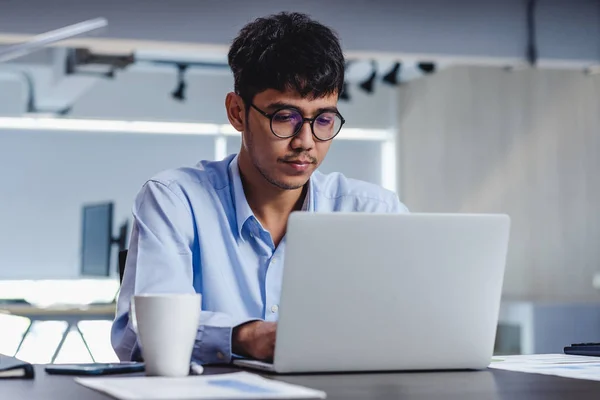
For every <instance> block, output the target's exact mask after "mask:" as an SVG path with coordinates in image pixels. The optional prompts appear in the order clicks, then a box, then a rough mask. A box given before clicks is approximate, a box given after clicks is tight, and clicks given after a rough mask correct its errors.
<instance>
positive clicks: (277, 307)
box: [271, 304, 279, 314]
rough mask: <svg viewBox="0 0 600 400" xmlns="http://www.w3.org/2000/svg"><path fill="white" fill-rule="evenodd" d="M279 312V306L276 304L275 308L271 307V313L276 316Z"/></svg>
mask: <svg viewBox="0 0 600 400" xmlns="http://www.w3.org/2000/svg"><path fill="white" fill-rule="evenodd" d="M277 311H279V306H278V305H277V304H274V305H273V307H271V312H272V313H273V314H275V313H276V312H277Z"/></svg>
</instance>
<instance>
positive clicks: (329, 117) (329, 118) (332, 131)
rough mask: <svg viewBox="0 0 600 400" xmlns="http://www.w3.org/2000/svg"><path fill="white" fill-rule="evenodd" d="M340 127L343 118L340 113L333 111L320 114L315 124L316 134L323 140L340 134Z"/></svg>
mask: <svg viewBox="0 0 600 400" xmlns="http://www.w3.org/2000/svg"><path fill="white" fill-rule="evenodd" d="M340 129H342V119H341V118H340V116H339V115H337V114H336V113H332V112H325V113H322V114H319V115H318V116H317V118H315V123H314V124H313V130H314V133H315V136H316V137H317V138H319V139H321V140H329V139H331V138H333V137H334V136H335V135H337V134H338V132H339V131H340Z"/></svg>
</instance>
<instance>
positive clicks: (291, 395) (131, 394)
mask: <svg viewBox="0 0 600 400" xmlns="http://www.w3.org/2000/svg"><path fill="white" fill-rule="evenodd" d="M75 381H76V382H77V383H79V384H81V385H83V386H86V387H88V388H90V389H93V390H97V391H99V392H102V393H106V394H108V395H109V396H112V397H115V398H117V399H120V400H175V399H177V400H205V399H324V398H325V397H326V394H325V392H322V391H319V390H313V389H309V388H305V387H302V386H297V385H291V384H288V383H285V382H279V381H274V380H271V379H266V378H263V377H261V376H259V375H256V374H251V373H248V372H236V373H232V374H221V375H203V376H188V377H184V378H164V377H146V376H136V377H113V378H75Z"/></svg>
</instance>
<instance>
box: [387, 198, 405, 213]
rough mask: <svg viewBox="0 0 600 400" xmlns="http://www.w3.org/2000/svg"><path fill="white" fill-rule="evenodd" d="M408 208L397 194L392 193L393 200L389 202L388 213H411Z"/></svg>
mask: <svg viewBox="0 0 600 400" xmlns="http://www.w3.org/2000/svg"><path fill="white" fill-rule="evenodd" d="M409 212H410V211H409V210H408V207H406V206H405V205H404V204H403V203H402V202H401V201H400V199H399V198H398V195H396V193H392V196H391V200H390V201H389V202H388V213H390V214H406V213H409Z"/></svg>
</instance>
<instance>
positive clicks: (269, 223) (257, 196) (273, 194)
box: [238, 158, 308, 244]
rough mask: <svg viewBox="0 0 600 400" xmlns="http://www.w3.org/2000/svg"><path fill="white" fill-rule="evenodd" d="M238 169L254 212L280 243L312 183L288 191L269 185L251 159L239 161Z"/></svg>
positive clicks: (247, 199) (275, 240)
mask: <svg viewBox="0 0 600 400" xmlns="http://www.w3.org/2000/svg"><path fill="white" fill-rule="evenodd" d="M246 163H250V165H246ZM238 168H239V172H240V177H241V180H242V186H243V188H244V194H245V196H246V201H247V202H248V205H249V206H250V209H251V210H252V212H253V213H254V216H255V217H256V218H257V219H258V220H259V221H260V223H261V224H262V225H263V227H264V228H265V229H267V230H268V231H269V232H270V233H271V235H272V236H273V241H274V242H275V244H278V243H279V240H280V239H281V237H282V236H283V234H284V233H285V228H286V227H287V219H288V217H289V215H290V214H291V213H292V211H295V210H300V209H302V204H303V202H304V199H305V197H306V195H307V192H308V184H307V185H304V187H301V188H298V189H293V190H285V189H281V188H278V187H276V186H275V185H273V184H271V183H270V182H268V181H267V180H266V179H265V178H264V177H263V176H262V175H261V174H260V172H259V171H258V170H256V168H255V167H254V165H253V164H251V162H250V161H249V160H245V159H241V160H240V159H239V158H238Z"/></svg>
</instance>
